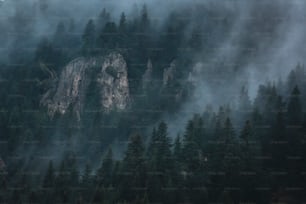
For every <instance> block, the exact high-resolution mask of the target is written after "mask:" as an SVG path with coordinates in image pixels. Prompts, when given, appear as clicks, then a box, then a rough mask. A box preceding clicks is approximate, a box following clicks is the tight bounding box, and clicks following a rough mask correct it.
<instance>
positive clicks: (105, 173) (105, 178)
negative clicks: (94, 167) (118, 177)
mask: <svg viewBox="0 0 306 204" xmlns="http://www.w3.org/2000/svg"><path fill="white" fill-rule="evenodd" d="M113 165H114V164H113V152H112V149H109V150H108V152H107V154H106V156H105V158H104V159H103V162H102V166H101V168H100V169H99V170H98V172H97V174H98V175H97V176H98V182H99V185H101V184H102V185H103V186H105V187H108V186H110V185H111V184H112V172H113Z"/></svg>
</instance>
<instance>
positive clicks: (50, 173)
mask: <svg viewBox="0 0 306 204" xmlns="http://www.w3.org/2000/svg"><path fill="white" fill-rule="evenodd" d="M54 182H55V174H54V168H53V163H52V161H50V162H49V166H48V169H47V173H46V175H45V178H44V181H43V187H44V188H52V187H54V184H55V183H54Z"/></svg>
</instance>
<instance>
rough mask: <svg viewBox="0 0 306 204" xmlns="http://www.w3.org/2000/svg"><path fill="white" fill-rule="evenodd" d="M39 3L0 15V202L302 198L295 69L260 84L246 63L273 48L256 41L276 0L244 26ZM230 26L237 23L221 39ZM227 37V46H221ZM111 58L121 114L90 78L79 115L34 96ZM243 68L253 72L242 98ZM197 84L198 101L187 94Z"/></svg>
mask: <svg viewBox="0 0 306 204" xmlns="http://www.w3.org/2000/svg"><path fill="white" fill-rule="evenodd" d="M38 2H39V3H34V4H33V5H31V6H30V7H25V8H27V9H28V11H30V12H24V11H23V7H22V6H20V7H17V9H16V12H15V13H14V14H13V15H12V16H10V17H8V18H7V19H4V18H3V19H0V40H1V41H3V42H4V43H3V44H2V45H1V48H2V49H1V50H0V52H1V53H4V52H3V50H5V51H6V53H5V54H1V57H0V96H1V99H2V100H0V183H1V185H0V203H12V204H16V203H80V204H81V203H139V204H142V203H167V204H168V203H169V204H171V203H301V202H302V201H304V200H306V197H305V193H304V191H305V183H306V180H305V179H306V177H305V169H306V166H305V165H306V161H305V156H306V147H305V139H306V138H305V137H306V136H305V135H306V114H305V111H304V109H305V107H306V81H305V78H306V69H305V67H304V65H302V64H300V63H299V62H298V61H294V63H295V67H294V66H293V67H287V68H286V70H291V71H290V72H289V71H287V72H284V73H282V74H281V75H279V76H275V77H274V78H272V79H268V80H266V81H265V82H264V83H261V82H263V81H264V77H263V76H262V75H265V73H266V72H267V73H268V71H267V70H268V67H267V66H264V65H263V64H264V63H262V61H259V60H258V58H260V57H262V54H263V53H264V55H265V51H266V50H267V49H268V48H270V47H273V46H275V44H273V43H274V41H273V40H271V38H270V37H267V36H275V35H278V32H279V31H280V29H279V26H280V25H282V24H281V20H283V16H284V13H282V9H283V7H282V6H278V5H274V4H269V3H267V4H265V5H264V6H262V5H260V4H259V5H257V4H254V8H253V9H251V10H250V15H251V16H252V18H251V19H252V21H250V19H249V18H246V19H244V21H243V22H241V19H240V18H239V17H238V16H237V14H236V10H235V9H236V8H235V7H233V8H231V7H227V6H226V5H222V4H218V3H215V4H214V3H210V4H203V5H202V4H199V5H196V6H193V5H191V4H187V6H185V7H181V8H179V9H178V8H175V9H169V11H168V12H167V15H164V14H163V16H162V17H161V18H162V20H161V18H158V17H156V16H151V15H150V14H151V10H150V9H152V8H149V7H148V6H147V5H146V4H141V5H138V4H135V5H134V6H133V8H132V9H131V11H130V12H126V13H125V12H122V13H121V12H120V15H119V16H118V15H117V16H115V14H116V12H113V13H112V11H113V10H108V9H107V8H104V9H103V8H102V9H99V10H100V11H99V13H98V15H96V14H91V15H95V16H91V18H86V20H84V19H81V17H80V18H75V19H74V17H75V16H68V17H67V16H65V15H63V16H60V12H56V11H54V10H52V9H51V6H49V5H48V4H50V5H51V2H50V1H48V0H41V1H38ZM5 3H6V2H4V1H1V2H0V9H1V7H2V6H5ZM2 4H3V5H2ZM152 13H153V9H152ZM35 15H37V16H35ZM67 15H68V14H67ZM38 16H39V18H41V19H40V21H39V20H38V21H37V20H35V19H37V18H38ZM50 16H60V17H58V18H55V19H56V23H54V22H53V21H52V23H50V22H51V20H50V19H51V18H50V19H48V17H50ZM165 16H166V17H165ZM80 19H81V20H80ZM285 20H286V19H285ZM48 23H50V25H49V24H48ZM47 24H48V25H47ZM237 24H243V25H246V28H245V29H246V30H245V31H244V32H241V33H240V32H239V31H240V30H238V31H237V30H236V31H235V32H236V33H239V34H238V35H237V36H235V35H234V34H233V35H230V34H229V33H235V32H234V31H233V30H235V29H238V28H237V27H239V26H237ZM7 25H9V26H8V27H6V26H7ZM37 25H39V30H43V29H42V28H44V29H46V32H45V33H44V32H42V33H39V32H38V31H37V28H36V27H35V26H37ZM42 25H44V26H45V27H44V26H42ZM12 33H19V34H18V35H11V34H12ZM38 33H39V34H38ZM229 35H230V38H232V41H233V44H235V46H236V47H235V46H233V47H235V54H234V53H232V52H233V51H232V50H231V49H230V51H229V52H227V51H224V50H225V49H222V48H223V47H226V46H225V45H224V44H227V43H228V42H227V41H226V40H225V39H227V38H228V36H229ZM229 47H230V46H229ZM275 47H276V48H278V47H277V46H275ZM112 52H118V53H120V54H121V55H122V56H123V58H124V59H125V61H126V64H127V67H128V70H127V72H128V82H129V91H130V94H131V101H130V104H129V106H128V108H127V109H126V110H124V111H118V110H111V111H105V110H103V108H101V105H100V104H99V103H97V100H98V99H97V98H98V97H99V92H100V90H99V89H98V88H97V87H96V85H95V84H94V83H91V84H89V86H88V90H90V91H88V92H86V93H87V95H86V96H84V97H85V98H86V99H87V100H86V101H85V102H84V104H83V106H84V111H83V112H82V113H81V116H80V115H77V114H76V112H75V111H74V110H73V107H69V109H68V111H67V112H66V113H65V114H60V113H55V114H54V115H52V116H50V114H49V113H48V108H47V107H45V106H44V105H43V104H42V102H41V101H42V98H43V97H44V96H45V95H46V93H47V92H48V90H50V89H52V88H54V87H57V86H58V85H57V83H58V81H59V79H58V78H59V77H60V75H61V73H62V71H63V69H64V67H65V66H66V65H67V64H68V63H69V62H71V61H72V60H74V59H77V58H80V57H83V58H84V59H91V58H94V57H97V56H105V55H107V54H109V53H112ZM220 53H222V54H220ZM224 53H226V54H224ZM228 53H230V54H229V55H231V57H228V56H227V54H228ZM216 55H217V56H218V58H216V57H215V56H216ZM225 55H226V56H225ZM269 56H270V55H269ZM263 61H264V60H263ZM267 61H269V60H267ZM288 61H289V59H288ZM198 62H201V64H204V65H203V66H200V69H202V68H203V67H204V68H203V69H202V70H200V71H199V70H197V69H196V68H195V67H197V64H199V63H198ZM250 62H253V63H254V64H256V62H258V64H259V65H258V67H259V68H258V69H262V70H259V71H258V72H259V73H261V77H259V78H258V79H255V80H258V81H259V82H260V83H259V82H256V83H254V84H255V85H254V84H253V86H256V87H255V89H256V92H255V94H254V93H252V94H250V93H249V85H250V83H251V82H250V81H249V78H248V77H247V74H248V71H250V70H247V69H244V68H245V67H249V65H250V64H252V63H250ZM273 63H275V62H274V61H273V62H272V57H271V63H270V64H273ZM277 66H279V64H277V65H276V63H275V68H274V69H276V70H277V68H278V67H277ZM265 69H266V70H265ZM165 70H166V71H165ZM169 70H170V71H171V72H170V71H169ZM108 72H109V73H110V75H115V73H113V72H114V70H108ZM89 74H90V73H89ZM91 74H92V73H91ZM167 74H168V75H167ZM148 76H150V77H148ZM278 77H279V78H278ZM253 80H254V79H253ZM199 81H201V82H202V81H205V83H203V84H204V85H203V84H201V83H199ZM207 87H209V90H210V91H211V92H212V93H210V94H211V95H212V94H215V95H216V96H215V97H211V101H210V103H207V98H208V97H206V95H204V96H203V95H200V94H199V93H200V92H199V90H206V89H207ZM253 89H254V87H253ZM207 90H208V89H207ZM251 95H252V96H251ZM194 101H196V104H198V103H200V104H201V106H195V105H194V104H195V103H193V102H194ZM190 104H191V105H190ZM186 107H187V108H186ZM184 111H185V112H188V114H187V116H186V115H184V116H183V113H182V112H184ZM174 118H176V120H174ZM178 118H179V119H180V120H177V119H178Z"/></svg>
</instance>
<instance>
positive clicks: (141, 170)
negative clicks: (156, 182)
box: [120, 134, 146, 201]
mask: <svg viewBox="0 0 306 204" xmlns="http://www.w3.org/2000/svg"><path fill="white" fill-rule="evenodd" d="M144 153H145V148H144V144H143V141H142V138H141V136H140V135H139V134H135V135H132V136H131V137H130V139H129V143H128V147H127V151H126V153H125V155H124V158H123V161H122V171H121V174H122V179H121V183H120V189H121V190H120V191H121V198H122V199H124V200H127V201H134V200H135V199H136V198H137V197H139V196H143V195H144V191H143V190H144V187H145V185H146V160H145V157H144Z"/></svg>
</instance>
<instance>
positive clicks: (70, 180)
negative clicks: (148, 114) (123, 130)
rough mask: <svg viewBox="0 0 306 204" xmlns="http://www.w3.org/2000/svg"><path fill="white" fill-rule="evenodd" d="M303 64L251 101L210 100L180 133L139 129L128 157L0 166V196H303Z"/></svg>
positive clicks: (199, 199)
mask: <svg viewBox="0 0 306 204" xmlns="http://www.w3.org/2000/svg"><path fill="white" fill-rule="evenodd" d="M303 70H304V69H303V67H301V66H297V68H296V69H295V70H293V71H292V72H291V73H290V75H289V78H288V83H287V84H286V85H284V84H283V83H278V85H274V84H270V83H268V84H267V85H261V86H260V87H259V91H258V95H257V97H256V98H255V100H254V102H253V103H252V102H251V100H250V99H249V97H248V96H247V95H248V94H247V91H246V90H245V88H243V89H242V90H241V97H240V100H239V102H240V103H239V105H238V106H239V108H236V109H231V108H230V106H223V107H220V108H219V109H218V111H217V112H215V111H213V109H212V108H209V107H208V108H207V109H206V110H205V111H204V112H203V113H200V114H196V115H194V116H193V118H192V119H190V120H189V121H188V122H187V125H186V127H185V130H184V133H183V135H181V136H180V135H178V136H176V137H175V138H172V137H170V134H169V132H168V127H167V124H166V123H165V122H160V123H159V125H158V126H157V127H156V128H153V131H152V133H151V135H150V137H149V139H150V140H149V142H148V144H145V142H144V139H145V137H144V136H143V135H141V134H138V133H136V134H133V135H132V136H131V137H130V139H129V141H128V143H127V149H126V151H125V154H124V155H123V157H122V159H119V160H118V159H115V158H114V157H113V153H112V150H109V151H108V152H107V153H106V155H105V156H104V157H103V161H102V162H101V166H100V167H99V168H97V169H96V170H93V169H91V168H90V165H86V166H85V168H84V169H83V170H82V171H81V172H80V170H81V169H82V167H80V166H78V158H77V157H76V155H75V154H73V153H67V154H66V157H65V158H64V159H63V161H62V162H61V163H60V164H59V166H58V167H55V165H54V164H53V163H52V161H50V163H49V165H48V168H47V170H46V172H45V174H44V175H43V176H40V177H37V176H35V173H34V172H31V173H26V172H23V173H21V174H20V175H19V174H17V177H18V179H15V180H14V183H12V182H8V175H7V174H6V173H5V172H6V171H5V167H3V166H2V171H1V172H2V173H1V182H2V185H1V195H0V199H1V202H9V203H22V202H29V203H39V202H43V203H55V202H56V203H209V202H220V203H239V202H247V203H271V202H285V203H299V202H302V201H303V200H305V199H306V198H305V195H304V193H303V191H304V188H305V164H306V163H305V154H306V151H305V149H306V148H305V139H306V138H305V134H306V117H305V115H304V112H303V111H302V110H303V108H302V107H303V102H302V98H303V97H305V95H304V94H305V92H303V93H302V92H300V89H299V87H298V85H303V83H305V82H304V81H303V80H301V81H299V79H301V77H302V76H300V74H303V73H304V71H303ZM304 74H305V73H304ZM292 83H295V84H297V85H295V86H293V89H292V91H291V94H290V95H289V97H288V99H287V100H284V101H283V100H282V97H281V95H279V93H280V92H281V91H282V90H283V91H285V89H286V87H287V88H289V89H291V87H290V85H291V84H292ZM303 87H305V86H303ZM1 164H2V163H1ZM10 174H11V172H10ZM12 186H14V187H12Z"/></svg>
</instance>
